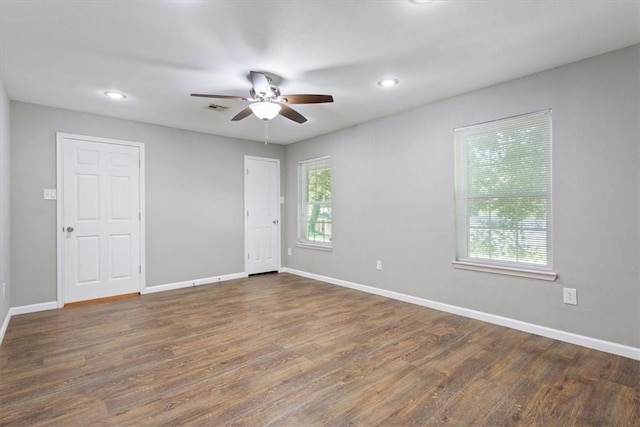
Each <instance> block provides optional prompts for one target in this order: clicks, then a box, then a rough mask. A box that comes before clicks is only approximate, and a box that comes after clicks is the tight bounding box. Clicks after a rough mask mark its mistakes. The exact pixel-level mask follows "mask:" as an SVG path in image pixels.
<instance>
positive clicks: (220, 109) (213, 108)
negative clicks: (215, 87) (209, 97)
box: [209, 104, 229, 111]
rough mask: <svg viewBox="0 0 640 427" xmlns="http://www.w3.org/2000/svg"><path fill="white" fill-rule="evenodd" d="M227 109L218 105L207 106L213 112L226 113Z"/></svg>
mask: <svg viewBox="0 0 640 427" xmlns="http://www.w3.org/2000/svg"><path fill="white" fill-rule="evenodd" d="M227 108H229V107H225V106H224V105H218V104H211V105H209V109H210V110H213V111H227Z"/></svg>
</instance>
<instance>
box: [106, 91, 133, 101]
mask: <svg viewBox="0 0 640 427" xmlns="http://www.w3.org/2000/svg"><path fill="white" fill-rule="evenodd" d="M104 94H105V95H107V96H108V97H109V98H111V99H125V98H126V97H127V96H126V95H125V94H123V93H120V92H116V91H115V90H108V91H106V92H105V93H104Z"/></svg>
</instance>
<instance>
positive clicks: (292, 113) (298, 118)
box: [278, 104, 307, 123]
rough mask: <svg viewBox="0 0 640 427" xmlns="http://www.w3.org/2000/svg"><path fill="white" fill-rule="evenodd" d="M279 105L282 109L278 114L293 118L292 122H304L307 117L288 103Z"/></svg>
mask: <svg viewBox="0 0 640 427" xmlns="http://www.w3.org/2000/svg"><path fill="white" fill-rule="evenodd" d="M280 106H282V109H281V110H280V113H278V114H280V115H281V116H284V117H286V118H287V119H290V120H293V121H294V122H297V123H304V122H306V121H307V119H306V118H305V117H304V116H303V115H302V114H300V113H298V112H297V111H296V110H294V109H293V108H291V107H289V106H288V105H286V104H280Z"/></svg>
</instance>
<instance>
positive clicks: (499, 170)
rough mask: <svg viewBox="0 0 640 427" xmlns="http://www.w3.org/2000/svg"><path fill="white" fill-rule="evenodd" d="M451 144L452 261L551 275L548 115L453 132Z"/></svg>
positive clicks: (534, 114) (543, 113) (502, 121)
mask: <svg viewBox="0 0 640 427" xmlns="http://www.w3.org/2000/svg"><path fill="white" fill-rule="evenodd" d="M454 139H455V199H456V234H457V236H456V238H457V261H462V263H465V262H466V263H470V264H483V265H493V266H498V267H506V268H510V267H511V268H515V269H527V270H530V269H533V270H536V269H541V270H550V269H551V267H552V260H553V254H552V245H551V243H552V233H551V110H545V111H542V112H537V113H531V114H527V115H523V116H517V117H512V118H507V119H502V120H497V121H493V122H489V123H483V124H479V125H473V126H469V127H465V128H460V129H455V131H454ZM454 264H455V263H454ZM461 268H462V267H461ZM506 274H509V273H506ZM539 278H543V277H539ZM554 279H555V274H554V275H553V279H549V280H554Z"/></svg>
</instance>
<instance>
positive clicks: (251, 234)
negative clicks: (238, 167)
mask: <svg viewBox="0 0 640 427" xmlns="http://www.w3.org/2000/svg"><path fill="white" fill-rule="evenodd" d="M244 191H245V215H246V218H245V219H246V222H245V224H246V228H245V251H246V271H247V274H256V273H266V272H269V271H277V270H278V268H279V267H280V161H279V160H277V159H263V158H257V157H245V190H244Z"/></svg>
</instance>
